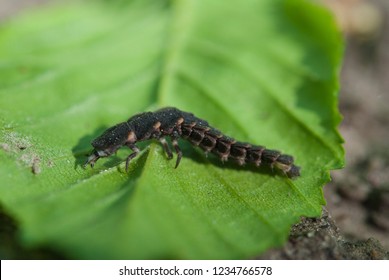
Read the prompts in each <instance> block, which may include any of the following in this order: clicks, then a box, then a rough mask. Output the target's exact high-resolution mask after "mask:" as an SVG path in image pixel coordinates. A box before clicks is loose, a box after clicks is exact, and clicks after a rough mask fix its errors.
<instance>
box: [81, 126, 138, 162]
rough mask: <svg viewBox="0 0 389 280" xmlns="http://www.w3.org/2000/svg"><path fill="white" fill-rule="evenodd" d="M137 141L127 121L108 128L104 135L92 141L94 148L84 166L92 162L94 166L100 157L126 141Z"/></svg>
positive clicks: (116, 148) (113, 151) (111, 152)
mask: <svg viewBox="0 0 389 280" xmlns="http://www.w3.org/2000/svg"><path fill="white" fill-rule="evenodd" d="M135 141H136V137H135V134H134V133H133V132H132V131H131V129H130V127H129V126H128V124H127V123H125V122H123V123H119V124H117V125H115V126H113V127H111V128H108V129H107V130H106V131H104V132H103V134H102V135H100V136H99V137H97V138H96V139H95V140H93V141H92V146H93V147H94V150H93V151H92V153H91V154H90V156H89V157H88V160H87V161H86V163H85V164H84V166H86V165H88V164H90V165H91V166H92V167H93V165H94V164H95V162H96V161H97V160H98V159H99V158H101V157H108V156H110V155H112V154H113V153H115V152H116V151H117V150H118V149H119V148H120V147H121V146H123V145H125V144H126V143H128V142H131V143H134V142H135Z"/></svg>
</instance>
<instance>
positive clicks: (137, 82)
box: [0, 0, 343, 259]
mask: <svg viewBox="0 0 389 280" xmlns="http://www.w3.org/2000/svg"><path fill="white" fill-rule="evenodd" d="M341 52H342V44H341V40H340V35H339V33H338V31H337V29H336V27H335V25H334V23H333V20H332V18H331V16H330V15H329V14H328V13H327V11H325V10H324V9H322V8H320V7H318V6H316V5H313V4H311V3H310V2H306V1H300V0H297V1H296V0H293V1H292V0H290V1H288V0H285V1H281V0H277V1H274V0H268V1H258V0H255V1H254V0H252V1H244V2H243V3H240V4H239V5H236V2H234V1H223V2H222V1H190V0H186V1H171V2H170V1H130V2H128V3H127V1H123V2H122V1H116V2H99V1H89V2H75V3H72V4H66V5H62V6H53V7H49V8H45V9H41V10H37V11H35V12H33V13H29V14H26V15H24V16H22V17H19V18H16V19H14V20H11V21H9V22H7V23H5V24H3V25H2V27H1V30H0V77H1V80H0V106H1V107H0V122H1V127H2V130H1V134H0V142H1V148H2V149H1V150H0V158H1V162H0V176H1V178H2V184H1V186H0V202H1V204H2V205H3V206H4V208H5V209H6V211H7V212H8V213H10V214H11V215H12V216H13V217H15V218H16V220H17V221H18V222H19V226H20V238H21V241H22V244H23V245H24V246H38V245H46V246H49V247H52V248H55V249H56V250H58V251H60V252H62V253H63V254H65V255H66V256H68V257H69V258H88V259H128V258H133V259H156V258H183V259H192V258H195V259H215V258H216V259H231V258H248V257H252V256H254V255H256V254H259V253H261V252H263V251H264V250H266V249H268V248H270V247H274V246H280V245H282V244H283V242H284V241H285V240H286V238H287V236H288V232H289V228H290V225H291V224H293V223H295V222H297V221H298V219H299V217H300V216H302V215H304V216H318V215H320V213H321V207H322V205H323V204H324V203H325V201H324V198H323V195H322V186H323V184H325V183H326V182H328V181H329V170H330V169H334V168H340V167H341V166H342V165H343V149H342V147H341V143H342V139H341V138H340V136H339V134H338V132H337V130H336V127H337V125H338V123H339V121H340V116H339V113H338V111H337V90H338V70H339V65H340V57H341ZM164 106H175V107H178V108H180V109H181V110H185V111H189V112H193V113H195V114H196V115H197V116H199V117H201V118H204V119H206V120H208V121H209V122H210V124H211V125H213V126H215V127H217V128H219V129H220V130H222V131H223V132H225V133H226V134H227V135H230V136H233V137H234V138H237V139H239V140H242V141H248V142H252V143H256V144H260V145H266V146H267V147H268V148H273V149H280V150H282V151H284V152H286V153H288V154H292V155H294V156H295V158H296V162H297V164H298V165H300V166H301V167H302V174H301V177H299V178H298V179H296V180H293V181H292V180H289V179H287V178H285V177H283V176H278V175H276V174H274V173H273V172H272V171H271V170H263V169H255V168H251V167H247V168H246V167H244V168H240V167H236V166H235V165H234V164H225V165H223V164H220V163H219V162H218V160H217V159H216V158H215V157H213V156H209V157H205V155H204V154H203V153H202V152H200V151H198V150H197V149H195V148H193V147H191V146H190V145H188V144H186V143H185V142H181V145H182V147H183V151H184V158H183V160H182V163H181V165H180V167H179V168H178V169H174V162H173V161H168V160H167V159H166V157H165V155H164V153H163V151H162V149H161V147H160V146H159V145H157V144H155V143H152V144H151V145H150V146H148V147H147V145H142V147H143V152H142V154H141V155H140V156H139V157H138V158H136V159H135V160H133V161H132V162H131V165H130V170H129V172H128V173H125V172H124V170H123V169H124V164H123V162H122V161H123V159H125V157H126V155H127V154H128V153H129V150H126V149H122V150H121V151H120V152H119V153H118V154H117V156H114V157H112V158H109V159H103V160H100V161H99V162H98V163H97V165H96V166H95V168H94V169H93V170H92V169H87V170H83V169H82V168H80V164H81V163H83V162H84V161H85V159H86V158H85V154H87V153H88V151H89V150H90V149H91V146H90V141H91V140H92V139H93V138H94V137H96V136H98V135H99V133H101V132H102V131H103V130H104V129H105V128H107V127H109V126H111V125H113V124H115V123H117V122H121V121H124V120H125V119H127V118H128V117H130V116H131V115H133V114H135V113H138V112H142V111H146V110H154V109H157V108H160V107H164Z"/></svg>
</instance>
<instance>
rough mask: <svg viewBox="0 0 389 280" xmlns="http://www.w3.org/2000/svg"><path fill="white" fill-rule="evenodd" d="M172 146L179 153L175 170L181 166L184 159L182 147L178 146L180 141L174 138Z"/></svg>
mask: <svg viewBox="0 0 389 280" xmlns="http://www.w3.org/2000/svg"><path fill="white" fill-rule="evenodd" d="M172 144H173V147H174V149H175V150H176V153H177V161H176V166H175V167H174V168H177V167H178V165H179V164H180V161H181V158H182V151H181V149H180V146H178V141H177V138H172Z"/></svg>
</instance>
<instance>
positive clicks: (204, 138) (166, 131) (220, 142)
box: [84, 107, 300, 178]
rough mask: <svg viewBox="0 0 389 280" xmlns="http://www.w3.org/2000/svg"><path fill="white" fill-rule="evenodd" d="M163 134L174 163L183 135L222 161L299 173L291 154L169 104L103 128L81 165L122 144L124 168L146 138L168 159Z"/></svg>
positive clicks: (178, 156)
mask: <svg viewBox="0 0 389 280" xmlns="http://www.w3.org/2000/svg"><path fill="white" fill-rule="evenodd" d="M165 137H170V138H171V141H172V145H173V147H174V149H175V151H176V153H177V161H176V167H178V165H179V163H180V160H181V157H182V152H181V150H180V148H179V146H178V141H177V140H178V138H183V139H186V140H187V141H189V142H190V143H191V144H192V145H194V146H199V147H200V148H201V149H202V150H204V152H205V153H212V154H215V155H216V156H218V157H219V158H220V159H221V160H222V161H228V160H233V161H235V162H237V163H238V164H239V165H244V164H254V165H255V166H257V167H259V166H269V167H271V168H275V169H278V170H280V171H282V172H283V173H284V174H286V175H287V176H288V177H289V178H293V177H297V176H299V175H300V168H299V167H298V166H296V165H294V163H293V162H294V160H293V157H292V156H290V155H285V154H281V153H280V152H279V151H276V150H269V149H266V148H265V147H263V146H258V145H252V144H249V143H245V142H239V141H236V140H235V139H233V138H231V137H229V136H226V135H224V134H222V133H221V132H220V131H219V130H217V129H215V128H213V127H211V126H209V124H208V122H207V121H205V120H202V119H199V118H197V117H196V116H194V115H193V114H191V113H187V112H183V111H180V110H178V109H176V108H172V107H168V108H163V109H160V110H158V111H156V112H146V113H141V114H138V115H135V116H133V117H131V118H130V119H129V120H128V121H126V122H123V123H120V124H117V125H115V126H113V127H111V128H109V129H107V130H106V131H105V132H104V133H103V134H102V135H101V136H99V137H97V138H96V139H95V140H93V141H92V146H93V147H94V150H93V151H92V153H91V155H90V156H89V157H88V160H87V161H86V163H85V164H84V167H85V166H86V165H88V164H90V165H91V166H92V167H93V165H94V164H95V162H96V161H97V160H98V159H99V158H101V157H108V156H110V155H112V154H113V153H115V152H116V151H117V150H118V149H119V148H120V147H122V146H124V145H125V146H128V147H129V148H130V149H132V150H133V153H132V154H130V155H129V156H128V157H127V160H126V169H127V168H128V164H129V162H130V160H131V159H133V158H134V157H135V156H136V155H137V154H138V153H139V151H140V150H139V148H138V147H137V146H136V143H137V142H140V141H145V140H150V139H157V140H159V141H160V142H161V144H162V146H163V148H164V150H165V152H166V154H167V156H168V158H169V159H171V158H172V157H173V155H172V152H171V150H170V147H169V145H168V143H167V142H166V139H165Z"/></svg>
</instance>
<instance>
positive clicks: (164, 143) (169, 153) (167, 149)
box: [159, 138, 173, 159]
mask: <svg viewBox="0 0 389 280" xmlns="http://www.w3.org/2000/svg"><path fill="white" fill-rule="evenodd" d="M159 142H160V143H161V144H162V147H163V150H164V151H165V153H166V155H167V158H168V159H172V158H173V153H172V151H171V150H170V147H169V144H168V143H167V141H166V139H165V138H160V139H159Z"/></svg>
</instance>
